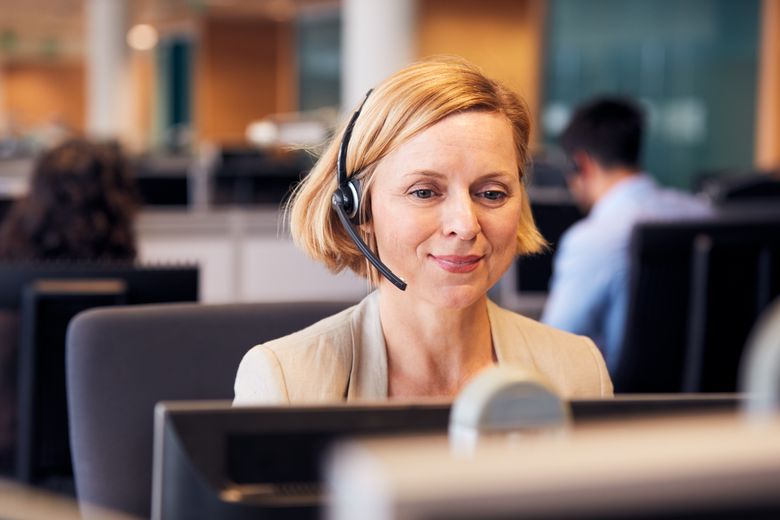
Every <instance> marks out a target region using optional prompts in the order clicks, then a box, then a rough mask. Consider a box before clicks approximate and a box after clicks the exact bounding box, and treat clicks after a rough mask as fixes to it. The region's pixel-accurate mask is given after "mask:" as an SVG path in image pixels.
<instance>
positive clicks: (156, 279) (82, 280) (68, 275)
mask: <svg viewBox="0 0 780 520" xmlns="http://www.w3.org/2000/svg"><path fill="white" fill-rule="evenodd" d="M197 300H198V267H196V266H191V265H189V266H184V265H182V266H170V267H165V266H142V265H134V264H132V263H116V264H111V263H89V262H83V263H64V262H63V263H59V262H58V263H29V264H25V263H0V312H2V313H3V316H4V324H5V325H6V326H8V325H9V324H11V323H13V324H18V330H19V332H20V334H19V336H18V340H17V341H16V342H15V344H14V345H8V346H7V347H6V348H9V349H10V348H12V347H13V349H14V350H16V349H17V348H18V371H16V373H15V374H14V376H15V382H16V384H15V385H14V384H11V383H9V382H3V383H2V385H3V388H2V391H3V392H5V393H6V394H13V395H15V396H16V407H15V408H16V410H15V415H16V446H15V457H14V458H15V463H14V474H15V476H16V477H17V478H18V479H19V480H22V481H24V482H28V483H31V484H36V485H40V486H43V487H47V488H50V489H55V490H58V491H64V492H72V480H73V478H72V468H71V458H70V446H69V435H68V417H67V401H66V393H65V388H66V384H65V376H66V374H65V336H66V331H67V327H68V324H69V322H70V320H71V318H73V316H75V315H76V314H78V313H79V312H81V311H83V310H86V309H89V308H92V307H97V306H106V305H129V304H141V303H161V302H178V301H197ZM8 339H9V340H13V339H15V338H12V337H9V338H8Z"/></svg>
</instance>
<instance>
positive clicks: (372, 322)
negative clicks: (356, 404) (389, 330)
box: [347, 292, 387, 401]
mask: <svg viewBox="0 0 780 520" xmlns="http://www.w3.org/2000/svg"><path fill="white" fill-rule="evenodd" d="M363 303H364V305H362V308H361V310H360V312H358V313H356V316H355V320H354V321H353V323H352V370H351V372H350V381H349V385H348V388H347V401H358V400H360V401H374V400H384V399H387V347H386V344H385V336H384V334H383V333H382V322H381V321H380V319H379V297H378V294H377V293H376V292H374V293H372V294H370V295H368V296H367V297H366V299H365V300H364V302H363Z"/></svg>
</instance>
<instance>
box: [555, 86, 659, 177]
mask: <svg viewBox="0 0 780 520" xmlns="http://www.w3.org/2000/svg"><path fill="white" fill-rule="evenodd" d="M643 131H644V114H643V112H642V109H641V108H640V107H639V106H638V105H637V104H636V103H634V102H632V101H630V100H629V99H626V98H619V97H602V98H598V99H594V100H593V101H590V102H588V103H585V104H583V105H581V106H579V107H578V108H577V110H576V111H575V112H574V115H573V116H572V118H571V121H570V122H569V124H568V125H567V126H566V129H565V130H564V131H563V133H562V134H561V137H560V143H561V146H562V147H563V150H564V152H566V155H568V156H569V157H573V156H574V154H575V153H577V152H585V153H587V154H588V155H590V156H592V157H593V158H594V159H596V160H597V161H598V162H599V163H601V165H602V166H604V167H605V168H614V167H626V168H636V169H638V168H639V154H640V152H641V147H642V134H643Z"/></svg>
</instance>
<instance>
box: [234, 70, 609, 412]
mask: <svg viewBox="0 0 780 520" xmlns="http://www.w3.org/2000/svg"><path fill="white" fill-rule="evenodd" d="M529 133H530V115H529V112H528V108H527V106H526V104H525V103H524V102H523V101H522V100H521V99H520V98H519V97H518V96H517V95H516V94H515V93H514V92H512V91H510V90H509V89H508V88H507V87H505V86H504V85H502V84H500V83H498V82H496V81H494V80H491V79H489V78H487V77H485V76H484V75H483V74H482V73H481V72H480V71H479V70H478V69H477V68H476V67H474V66H473V65H471V64H469V63H467V62H465V61H462V60H459V59H455V58H439V59H436V60H430V61H422V62H419V63H416V64H413V65H411V66H409V67H407V68H405V69H402V70H400V71H399V72H397V73H396V74H394V75H393V76H391V77H390V78H388V79H387V80H385V81H384V82H383V83H381V84H380V85H379V86H377V87H376V89H374V90H373V91H372V92H370V93H369V94H368V95H367V97H366V98H365V100H364V101H363V105H361V108H359V109H358V110H357V111H356V112H354V113H353V115H352V118H351V119H350V121H349V123H347V124H346V125H345V126H344V127H342V129H341V131H340V132H338V133H337V134H336V137H335V138H334V139H333V141H332V142H331V143H330V144H329V146H328V147H327V149H326V150H325V152H324V154H323V155H322V156H321V157H320V159H319V161H318V162H317V164H316V165H315V166H314V168H313V169H312V170H311V172H310V173H309V175H308V176H307V177H306V178H305V179H304V181H303V182H302V183H301V185H300V186H299V187H298V189H297V191H296V192H295V193H294V195H293V198H292V200H291V202H290V213H291V215H290V226H291V233H292V236H293V238H294V239H295V241H296V242H297V244H298V245H299V246H300V247H302V249H303V250H304V251H306V252H307V253H308V254H309V255H310V256H311V257H312V258H314V259H315V260H318V261H320V262H322V263H324V264H325V265H326V266H327V267H329V268H330V269H331V270H333V271H336V272H338V271H342V270H344V269H351V270H352V271H354V272H355V273H357V274H358V275H360V276H363V277H365V278H367V279H368V280H369V283H370V284H371V285H372V286H373V287H374V288H375V291H374V292H372V293H371V294H369V295H368V296H367V297H366V298H365V299H364V300H363V301H362V302H360V303H359V304H357V305H356V306H354V307H351V308H349V309H347V310H345V311H343V312H341V313H338V314H336V315H334V316H331V317H329V318H326V319H324V320H322V321H320V322H318V323H316V324H314V325H312V326H310V327H308V328H306V329H304V330H302V331H299V332H296V333H293V334H291V335H289V336H286V337H283V338H279V339H276V340H273V341H270V342H267V343H265V344H262V345H259V346H256V347H254V348H253V349H252V350H250V351H249V352H248V353H247V354H246V355H245V357H244V359H243V360H242V362H241V364H240V366H239V368H238V373H237V376H236V381H235V401H234V403H235V404H240V405H244V404H260V403H302V402H336V401H344V400H346V401H355V400H382V399H388V398H416V397H433V396H437V397H445V398H450V397H452V396H454V395H455V394H457V393H458V392H459V391H460V390H461V389H462V388H463V386H464V385H465V384H466V383H467V381H468V380H469V379H470V378H471V377H472V376H473V375H474V374H476V373H477V372H479V371H480V370H482V369H483V368H485V367H487V366H490V365H493V364H496V363H497V364H504V365H510V366H517V367H522V368H523V369H526V370H529V371H535V372H537V373H538V374H540V375H541V376H542V377H543V378H545V379H546V380H547V381H548V382H549V384H550V385H551V386H552V387H553V388H554V389H555V390H557V392H558V393H559V394H560V395H562V396H564V397H604V396H611V395H612V383H611V381H610V379H609V375H608V374H607V371H606V366H605V364H604V360H603V358H602V356H601V354H600V353H599V351H598V349H597V348H596V346H595V345H594V344H593V342H592V341H591V340H589V339H588V338H585V337H582V336H575V335H572V334H569V333H566V332H562V331H559V330H556V329H553V328H551V327H548V326H546V325H542V324H540V323H538V322H536V321H534V320H531V319H529V318H526V317H523V316H520V315H518V314H515V313H513V312H510V311H508V310H505V309H502V308H500V307H499V306H497V305H496V304H494V303H493V302H491V301H489V300H488V298H487V292H488V289H490V288H491V287H492V286H493V285H494V284H495V283H496V282H497V281H498V280H499V278H501V276H502V275H503V274H504V272H505V271H506V270H507V269H508V268H509V266H510V264H512V262H513V261H514V259H515V256H516V255H517V254H530V253H534V252H536V251H539V250H540V249H541V248H542V247H543V246H544V240H543V238H542V237H541V235H540V234H539V232H538V231H537V229H536V227H535V226H534V223H533V218H532V216H531V211H530V205H529V202H528V196H527V194H526V191H525V188H524V185H523V176H524V174H525V168H526V161H527V158H528V136H529ZM351 233H354V234H355V237H354V238H353V237H352V236H351ZM361 246H365V247H366V250H367V251H369V253H370V254H373V255H375V256H376V257H378V259H381V263H380V261H379V260H375V261H369V260H367V259H368V258H369V254H367V253H365V252H361V249H360V247H361ZM382 269H386V272H382ZM293 283H295V282H293Z"/></svg>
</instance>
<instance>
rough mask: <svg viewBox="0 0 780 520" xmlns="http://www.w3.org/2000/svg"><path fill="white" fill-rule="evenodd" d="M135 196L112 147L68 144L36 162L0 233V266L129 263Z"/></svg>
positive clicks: (125, 169)
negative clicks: (42, 262) (11, 263)
mask: <svg viewBox="0 0 780 520" xmlns="http://www.w3.org/2000/svg"><path fill="white" fill-rule="evenodd" d="M138 201H139V199H138V195H137V192H136V189H135V185H134V184H133V179H132V178H131V176H130V172H129V168H128V165H127V163H126V161H125V159H124V157H123V155H122V152H121V150H120V148H119V145H118V144H116V143H94V142H90V141H86V140H76V139H74V140H69V141H66V142H64V143H63V144H61V145H59V146H56V147H54V148H52V149H51V150H49V151H48V152H46V153H44V154H43V155H42V156H41V157H40V158H39V160H38V161H37V163H36V165H35V167H34V170H33V174H32V178H31V180H30V190H29V193H28V194H27V195H26V196H25V197H23V198H22V199H20V200H19V201H18V202H16V203H15V204H14V205H13V207H12V208H11V209H10V210H9V213H8V216H7V217H6V219H5V221H4V222H3V225H2V227H0V260H134V259H135V256H136V243H135V234H134V232H133V220H134V217H135V215H136V212H137V209H138V204H139V202H138Z"/></svg>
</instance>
